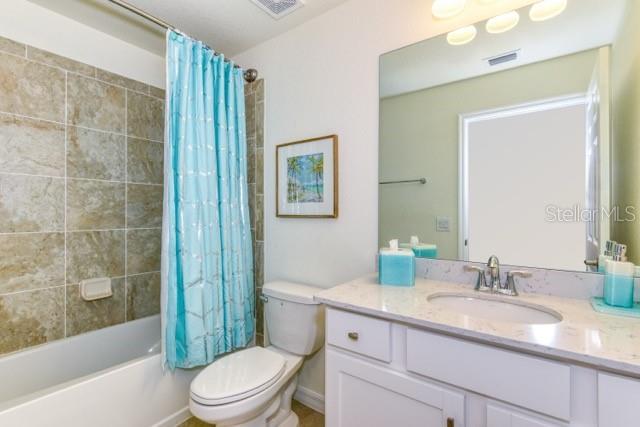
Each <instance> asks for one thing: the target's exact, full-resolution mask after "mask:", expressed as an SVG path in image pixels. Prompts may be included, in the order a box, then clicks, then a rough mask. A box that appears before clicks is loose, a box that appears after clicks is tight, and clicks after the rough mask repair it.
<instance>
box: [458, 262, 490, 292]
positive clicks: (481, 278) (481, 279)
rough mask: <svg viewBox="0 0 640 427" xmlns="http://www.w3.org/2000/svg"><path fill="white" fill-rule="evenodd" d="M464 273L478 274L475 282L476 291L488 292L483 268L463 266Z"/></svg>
mask: <svg viewBox="0 0 640 427" xmlns="http://www.w3.org/2000/svg"><path fill="white" fill-rule="evenodd" d="M464 271H470V272H476V273H478V279H477V280H476V287H475V290H476V291H488V290H490V288H489V287H488V286H487V277H486V275H485V272H484V268H482V267H478V266H475V265H465V266H464Z"/></svg>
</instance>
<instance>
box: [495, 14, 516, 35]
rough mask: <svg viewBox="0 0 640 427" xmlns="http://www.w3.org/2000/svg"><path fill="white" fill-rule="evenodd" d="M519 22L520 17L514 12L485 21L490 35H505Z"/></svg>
mask: <svg viewBox="0 0 640 427" xmlns="http://www.w3.org/2000/svg"><path fill="white" fill-rule="evenodd" d="M518 22H520V15H519V14H518V12H516V11H515V10H513V11H511V12H507V13H503V14H502V15H498V16H494V17H493V18H491V19H489V20H488V21H487V32H488V33H491V34H500V33H506V32H507V31H509V30H511V29H513V28H514V27H515V26H516V25H518Z"/></svg>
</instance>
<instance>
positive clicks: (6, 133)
mask: <svg viewBox="0 0 640 427" xmlns="http://www.w3.org/2000/svg"><path fill="white" fill-rule="evenodd" d="M0 172H13V173H27V174H37V175H51V176H64V126H63V125H61V124H56V123H52V122H48V121H44V120H33V119H27V118H22V117H17V116H14V115H11V114H0Z"/></svg>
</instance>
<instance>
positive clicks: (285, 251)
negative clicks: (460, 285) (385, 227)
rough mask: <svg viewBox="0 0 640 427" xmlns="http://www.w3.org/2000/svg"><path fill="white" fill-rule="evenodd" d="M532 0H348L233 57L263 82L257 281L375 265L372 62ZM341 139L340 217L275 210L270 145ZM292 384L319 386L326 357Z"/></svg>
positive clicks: (327, 282)
mask: <svg viewBox="0 0 640 427" xmlns="http://www.w3.org/2000/svg"><path fill="white" fill-rule="evenodd" d="M534 1H536V0H511V1H509V2H496V3H495V4H492V5H489V6H482V5H480V4H478V3H477V2H470V4H469V7H468V9H467V10H466V11H465V13H464V14H462V15H460V16H458V17H456V18H454V19H451V20H440V21H438V20H434V19H433V18H432V17H431V11H430V8H431V2H429V1H425V0H402V1H389V0H350V1H348V2H346V3H344V4H343V5H341V6H338V7H336V8H334V9H331V10H330V11H328V12H327V13H325V14H323V15H320V16H318V17H317V18H315V19H312V20H310V21H308V22H306V23H305V24H304V25H301V26H299V27H296V28H294V29H293V30H291V31H289V32H287V33H285V34H282V35H280V36H278V37H274V38H272V39H270V40H267V41H265V42H264V43H262V44H260V45H258V46H256V47H254V48H252V49H249V50H248V51H246V52H244V53H242V54H240V55H237V56H236V57H235V58H234V59H235V60H237V62H238V63H239V64H241V65H243V66H246V67H254V68H257V69H258V70H259V71H260V75H261V76H262V77H263V78H264V80H265V91H266V93H265V95H266V96H265V113H266V117H267V121H266V126H265V140H264V147H265V149H264V160H265V162H264V165H265V174H264V185H265V187H264V188H265V192H264V208H265V254H264V255H265V280H266V281H269V280H275V279H288V280H293V281H299V282H302V283H310V284H315V285H318V286H323V287H329V286H334V285H337V284H339V283H342V282H344V281H347V280H349V279H353V278H355V277H358V276H361V275H363V274H366V273H370V272H372V271H373V270H374V260H375V254H376V247H377V246H378V238H377V236H376V234H377V233H376V230H377V227H378V184H377V182H378V105H379V99H378V98H379V97H378V58H379V56H380V55H381V54H383V53H385V52H389V51H391V50H393V49H398V48H400V47H402V46H407V45H409V44H411V43H415V42H417V41H420V40H424V39H426V38H429V37H433V36H434V35H436V34H442V33H445V32H447V31H450V30H451V29H454V28H459V27H461V26H464V25H467V24H469V23H471V22H477V21H481V20H483V19H487V18H489V17H491V16H495V15H496V14H497V13H500V12H504V11H506V10H511V9H513V8H518V7H520V6H524V5H527V4H531V3H533V2H534ZM333 133H335V134H338V136H339V137H340V143H339V157H340V170H339V173H340V182H339V185H340V216H339V217H338V219H335V220H334V219H328V220H316V219H308V220H305V219H285V218H276V216H275V146H276V145H277V144H282V143H285V142H290V141H296V140H300V139H305V138H310V137H313V136H319V135H328V134H333ZM322 355H323V353H322V352H320V353H319V354H318V356H316V357H314V358H313V359H312V360H311V361H309V362H307V363H306V367H305V369H304V371H303V373H302V375H301V377H300V385H301V386H302V387H305V388H308V389H311V390H313V391H315V392H318V393H323V392H324V384H323V378H324V358H323V357H322Z"/></svg>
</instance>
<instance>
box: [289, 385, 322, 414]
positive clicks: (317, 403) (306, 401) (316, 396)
mask: <svg viewBox="0 0 640 427" xmlns="http://www.w3.org/2000/svg"><path fill="white" fill-rule="evenodd" d="M293 398H294V399H295V400H297V401H298V402H300V403H302V404H303V405H305V406H308V407H309V408H311V409H313V410H314V411H316V412H320V413H321V414H324V395H322V394H320V393H318V392H315V391H313V390H310V389H308V388H306V387H301V386H298V388H297V389H296V393H295V394H294V395H293Z"/></svg>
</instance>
